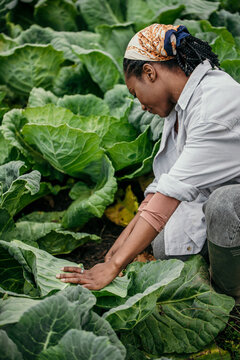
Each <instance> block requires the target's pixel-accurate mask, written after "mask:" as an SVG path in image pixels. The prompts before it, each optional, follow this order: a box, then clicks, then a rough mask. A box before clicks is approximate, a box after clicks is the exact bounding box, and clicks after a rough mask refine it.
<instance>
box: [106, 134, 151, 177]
mask: <svg viewBox="0 0 240 360" xmlns="http://www.w3.org/2000/svg"><path fill="white" fill-rule="evenodd" d="M151 153H152V143H151V142H150V140H149V128H147V129H146V130H145V131H144V132H143V133H142V134H141V135H139V136H138V137H137V138H136V139H135V140H133V141H131V142H127V141H122V142H118V143H115V144H114V145H113V146H111V147H108V148H107V154H108V155H109V157H110V159H111V161H112V163H113V166H114V168H115V170H116V171H117V170H122V169H125V168H128V167H130V166H134V165H139V164H141V163H142V161H143V160H144V159H145V158H146V157H148V156H149V155H151Z"/></svg>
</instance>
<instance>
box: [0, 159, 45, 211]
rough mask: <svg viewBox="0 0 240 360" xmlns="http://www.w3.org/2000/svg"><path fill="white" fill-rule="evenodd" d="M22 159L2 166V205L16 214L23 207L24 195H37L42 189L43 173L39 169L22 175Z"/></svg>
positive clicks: (0, 168)
mask: <svg viewBox="0 0 240 360" xmlns="http://www.w3.org/2000/svg"><path fill="white" fill-rule="evenodd" d="M23 166H24V163H23V162H22V161H11V162H9V163H7V164H5V165H2V166H0V185H1V197H0V207H1V208H2V209H5V210H7V212H8V213H9V214H10V216H14V215H15V214H16V213H17V212H18V211H19V209H21V208H22V204H21V201H22V197H23V196H24V195H26V194H28V193H30V194H31V195H35V194H36V193H37V192H38V191H39V190H40V178H41V174H40V173H39V172H38V171H36V170H35V171H32V172H31V173H28V174H24V175H20V170H21V168H22V167H23Z"/></svg>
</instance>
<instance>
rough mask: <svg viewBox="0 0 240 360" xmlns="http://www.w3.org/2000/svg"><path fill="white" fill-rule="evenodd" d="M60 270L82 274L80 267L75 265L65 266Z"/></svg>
mask: <svg viewBox="0 0 240 360" xmlns="http://www.w3.org/2000/svg"><path fill="white" fill-rule="evenodd" d="M61 270H62V271H65V272H71V273H79V274H82V270H83V269H82V268H80V267H77V266H65V267H63V268H62V269H61Z"/></svg>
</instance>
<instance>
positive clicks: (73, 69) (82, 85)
mask: <svg viewBox="0 0 240 360" xmlns="http://www.w3.org/2000/svg"><path fill="white" fill-rule="evenodd" d="M53 91H54V93H55V94H56V95H58V96H64V95H75V94H88V93H92V94H95V95H97V96H98V95H101V94H102V91H101V90H100V87H99V86H98V85H97V84H96V83H94V81H93V80H92V78H91V76H90V74H89V73H88V71H87V69H86V67H85V66H84V65H83V64H82V63H80V64H74V65H69V66H64V67H62V68H61V70H60V71H59V73H58V75H57V77H56V78H55V81H54V85H53Z"/></svg>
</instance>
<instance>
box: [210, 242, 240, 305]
mask: <svg viewBox="0 0 240 360" xmlns="http://www.w3.org/2000/svg"><path fill="white" fill-rule="evenodd" d="M208 252H209V260H210V275H211V278H212V280H213V281H214V283H215V284H216V285H217V287H218V289H219V290H220V291H222V292H223V293H225V294H227V295H230V296H233V297H234V298H235V299H236V301H239V300H240V246H237V247H233V248H229V247H228V248H227V247H221V246H219V245H216V244H213V243H212V242H211V241H208Z"/></svg>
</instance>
